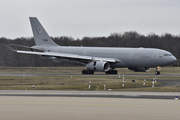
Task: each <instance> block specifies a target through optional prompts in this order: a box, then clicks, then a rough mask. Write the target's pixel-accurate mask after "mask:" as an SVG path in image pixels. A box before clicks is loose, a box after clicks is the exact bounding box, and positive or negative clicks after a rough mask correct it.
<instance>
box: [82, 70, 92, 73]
mask: <svg viewBox="0 0 180 120" xmlns="http://www.w3.org/2000/svg"><path fill="white" fill-rule="evenodd" d="M82 74H94V71H93V70H82Z"/></svg>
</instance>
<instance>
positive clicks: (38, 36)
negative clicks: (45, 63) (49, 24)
mask: <svg viewBox="0 0 180 120" xmlns="http://www.w3.org/2000/svg"><path fill="white" fill-rule="evenodd" d="M29 19H30V22H31V27H32V31H33V35H34V40H35V44H36V45H37V46H41V45H43V44H46V45H53V46H58V45H57V44H56V43H55V42H54V41H53V40H52V39H51V38H50V37H49V35H48V34H47V32H46V30H45V29H44V28H43V26H42V25H41V23H40V22H39V20H38V19H37V18H36V17H30V18H29Z"/></svg>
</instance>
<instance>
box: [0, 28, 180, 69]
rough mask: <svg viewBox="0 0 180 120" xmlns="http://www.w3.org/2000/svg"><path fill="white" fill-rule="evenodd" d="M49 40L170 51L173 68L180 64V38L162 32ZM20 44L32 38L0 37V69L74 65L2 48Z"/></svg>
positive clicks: (27, 42) (66, 44)
mask: <svg viewBox="0 0 180 120" xmlns="http://www.w3.org/2000/svg"><path fill="white" fill-rule="evenodd" d="M52 39H53V40H54V41H55V42H56V43H57V44H59V45H61V46H91V47H93V46H94V47H144V48H160V49H164V50H167V51H169V52H171V53H172V54H173V55H175V56H176V58H177V59H178V61H177V62H175V63H174V64H173V65H174V66H179V63H180V35H179V36H174V35H171V34H169V33H165V34H163V35H161V36H159V35H156V34H154V33H152V34H149V35H147V36H144V35H141V34H139V33H137V32H136V31H130V32H125V33H112V34H111V35H110V36H108V37H84V38H82V39H74V38H72V37H66V36H60V37H52ZM8 44H19V45H25V46H33V45H35V43H34V38H33V37H32V38H24V37H21V38H16V39H8V38H4V37H1V38H0V66H3V67H5V66H7V67H33V66H34V67H42V66H52V67H54V66H74V65H68V64H64V63H56V62H53V61H51V60H45V59H41V57H40V56H35V55H25V54H15V53H14V52H12V51H11V50H9V49H8V48H7V47H6V46H5V45H8Z"/></svg>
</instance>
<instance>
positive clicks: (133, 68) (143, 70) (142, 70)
mask: <svg viewBox="0 0 180 120" xmlns="http://www.w3.org/2000/svg"><path fill="white" fill-rule="evenodd" d="M128 69H129V70H133V71H134V72H149V70H150V68H149V67H129V68H128Z"/></svg>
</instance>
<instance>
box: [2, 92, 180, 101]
mask: <svg viewBox="0 0 180 120" xmlns="http://www.w3.org/2000/svg"><path fill="white" fill-rule="evenodd" d="M0 96H31V97H91V98H136V99H137V98H141V99H171V100H172V99H174V98H175V97H176V96H177V97H179V98H180V92H131V91H130V92H127V91H125V92H124V91H63V90H0Z"/></svg>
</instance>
